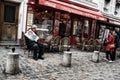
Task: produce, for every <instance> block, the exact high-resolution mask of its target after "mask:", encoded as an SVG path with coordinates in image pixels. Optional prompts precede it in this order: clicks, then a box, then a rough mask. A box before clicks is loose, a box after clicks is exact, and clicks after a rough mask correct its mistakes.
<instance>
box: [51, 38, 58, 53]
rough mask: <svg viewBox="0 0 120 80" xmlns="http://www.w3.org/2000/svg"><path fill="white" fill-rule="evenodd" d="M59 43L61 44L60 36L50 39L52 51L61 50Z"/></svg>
mask: <svg viewBox="0 0 120 80" xmlns="http://www.w3.org/2000/svg"><path fill="white" fill-rule="evenodd" d="M59 44H60V36H56V37H54V38H52V39H51V41H50V50H51V51H53V52H54V51H55V50H57V51H59Z"/></svg>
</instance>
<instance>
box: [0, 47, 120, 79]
mask: <svg viewBox="0 0 120 80" xmlns="http://www.w3.org/2000/svg"><path fill="white" fill-rule="evenodd" d="M9 51H10V49H5V48H4V47H0V54H1V56H0V58H1V60H0V63H1V65H2V64H5V63H6V59H7V53H8V52H9ZM16 52H17V53H19V54H20V61H19V62H20V69H21V73H20V74H16V75H8V74H3V73H2V69H1V66H0V69H1V70H0V80H120V59H117V60H116V61H115V62H114V63H109V62H106V61H104V60H103V58H104V57H105V54H104V53H100V56H101V57H100V62H99V63H94V62H92V61H91V56H92V54H93V52H81V51H79V50H77V49H71V52H72V66H71V67H68V68H67V67H63V66H61V65H60V64H61V62H62V55H61V54H58V53H45V55H44V57H45V59H44V60H37V61H35V60H33V59H32V58H28V57H27V56H26V55H24V54H23V50H22V49H20V48H19V47H17V48H16Z"/></svg>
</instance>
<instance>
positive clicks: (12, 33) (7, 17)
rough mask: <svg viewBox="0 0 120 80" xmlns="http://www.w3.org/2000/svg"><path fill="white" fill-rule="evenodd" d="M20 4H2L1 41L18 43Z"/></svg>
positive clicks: (0, 8) (0, 20)
mask: <svg viewBox="0 0 120 80" xmlns="http://www.w3.org/2000/svg"><path fill="white" fill-rule="evenodd" d="M18 13H19V4H17V3H9V2H4V3H1V4H0V15H1V17H0V23H1V25H0V41H17V33H18Z"/></svg>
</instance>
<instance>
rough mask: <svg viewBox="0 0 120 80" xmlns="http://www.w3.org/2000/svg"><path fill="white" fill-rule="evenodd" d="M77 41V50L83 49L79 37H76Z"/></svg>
mask: <svg viewBox="0 0 120 80" xmlns="http://www.w3.org/2000/svg"><path fill="white" fill-rule="evenodd" d="M75 40H76V46H77V48H79V49H82V45H83V44H82V43H81V42H80V38H79V37H75Z"/></svg>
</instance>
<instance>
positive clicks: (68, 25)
mask: <svg viewBox="0 0 120 80" xmlns="http://www.w3.org/2000/svg"><path fill="white" fill-rule="evenodd" d="M70 34H71V21H68V23H67V30H66V36H70Z"/></svg>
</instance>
